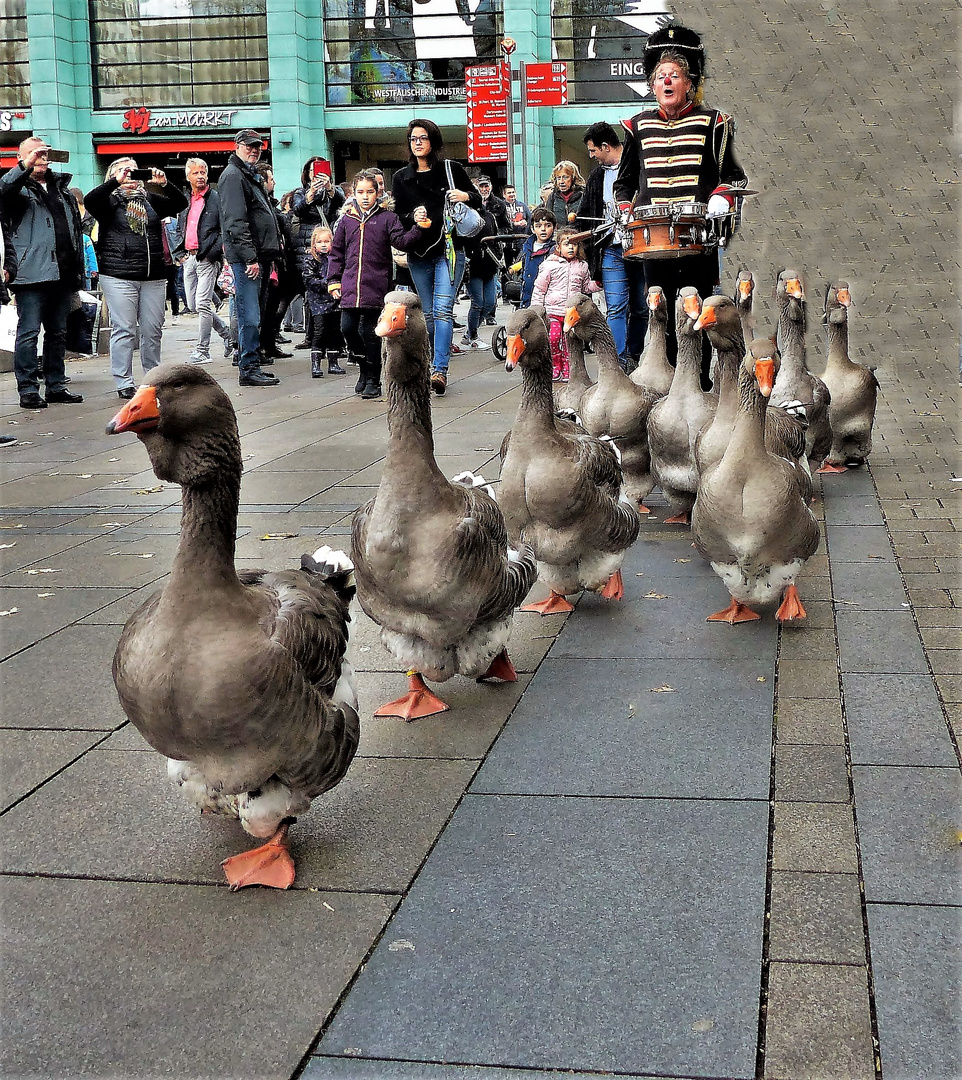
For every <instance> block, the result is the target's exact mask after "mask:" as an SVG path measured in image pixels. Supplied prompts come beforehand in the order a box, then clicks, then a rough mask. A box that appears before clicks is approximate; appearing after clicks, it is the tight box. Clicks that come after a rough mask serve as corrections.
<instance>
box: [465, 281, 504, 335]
mask: <svg viewBox="0 0 962 1080" xmlns="http://www.w3.org/2000/svg"><path fill="white" fill-rule="evenodd" d="M467 289H468V296H470V297H471V308H470V310H469V311H468V329H467V333H466V334H465V335H464V336H465V337H466V338H468V339H469V340H471V341H474V339H475V338H476V337H477V336H478V327H479V326H480V325H481V320H482V319H483V318H484V319H487V318H489V317H490V318H492V319H493V318H494V313H495V312H496V311H497V310H498V276H497V274H492V275H491V277H489V278H487V279H485V278H478V277H471V278H469V279H468V285H467Z"/></svg>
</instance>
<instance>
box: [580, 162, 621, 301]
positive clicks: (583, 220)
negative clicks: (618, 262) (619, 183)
mask: <svg viewBox="0 0 962 1080" xmlns="http://www.w3.org/2000/svg"><path fill="white" fill-rule="evenodd" d="M616 173H617V170H616ZM604 216H605V167H604V165H596V166H595V167H594V168H593V169H592V170H591V172H590V173H589V174H588V181H587V183H586V184H585V192H584V198H583V199H582V200H581V205H580V207H579V208H578V221H576V222H575V225H576V226H577V228H579V229H585V230H587V229H596V228H597V227H598V226H599V225H600V224H601V219H602V218H603V217H604ZM612 236H613V233H612V232H611V231H610V230H609V231H606V232H604V233H602V234H600V235H599V236H598V237H591V238H590V239H589V240H588V241H587V245H586V246H587V248H588V269H589V270H590V271H591V276H592V277H593V278H594V279H595V281H600V280H601V262H602V260H603V259H604V256H605V251H606V250H607V249H608V247H609V246H610V244H611V240H612Z"/></svg>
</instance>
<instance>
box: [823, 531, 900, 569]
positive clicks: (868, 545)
mask: <svg viewBox="0 0 962 1080" xmlns="http://www.w3.org/2000/svg"><path fill="white" fill-rule="evenodd" d="M825 533H826V535H827V537H828V553H829V557H830V558H831V560H832V566H833V567H834V566H837V564H838V563H864V562H869V561H871V562H873V563H877V564H883V563H888V564H890V565H891V566H893V567H894V565H895V556H894V555H893V553H892V545H891V542H890V541H889V534H888V530H887V529H886V528H885V526H884V525H876V526H872V525H829V526H828V528H827V529H826V530H825ZM877 568H878V567H876V569H877Z"/></svg>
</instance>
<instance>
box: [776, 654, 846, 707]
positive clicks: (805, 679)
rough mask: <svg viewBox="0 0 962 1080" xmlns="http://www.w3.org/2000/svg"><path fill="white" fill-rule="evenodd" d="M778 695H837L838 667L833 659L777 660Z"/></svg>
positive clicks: (820, 696) (833, 697)
mask: <svg viewBox="0 0 962 1080" xmlns="http://www.w3.org/2000/svg"><path fill="white" fill-rule="evenodd" d="M778 697H779V701H781V700H782V699H783V698H826V699H835V698H837V697H838V669H837V667H836V666H835V661H834V659H833V660H781V659H779V661H778Z"/></svg>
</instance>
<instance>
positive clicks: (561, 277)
mask: <svg viewBox="0 0 962 1080" xmlns="http://www.w3.org/2000/svg"><path fill="white" fill-rule="evenodd" d="M577 231H578V230H577V229H575V228H572V227H571V226H567V227H566V228H563V229H561V231H560V232H559V233H558V240H557V243H556V244H555V250H554V254H553V255H549V256H548V257H547V258H546V259H545V261H544V262H543V263H542V264H541V269H540V270H539V271H538V277H537V279H536V280H535V283H534V291H533V292H532V294H531V306H532V307H536V306H537V307H543V308H544V309H545V311H546V312H547V315H548V339H549V341H550V342H551V377H552V379H553V380H554V381H555V382H567V381H568V374H569V372H568V343H567V342H566V341H565V334H564V321H565V312H566V311H567V310H568V297H569V296H571V294H572V293H593V292H598V291H599V290H600V288H601V286H600V285H598V284H597V283H596V282H594V281H592V280H591V275H590V273H589V272H588V264H587V263H586V262H585V253H584V250H583V248H582V246H581V242H580V241H579V240H575V239H574V236H575V234H576V233H577Z"/></svg>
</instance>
